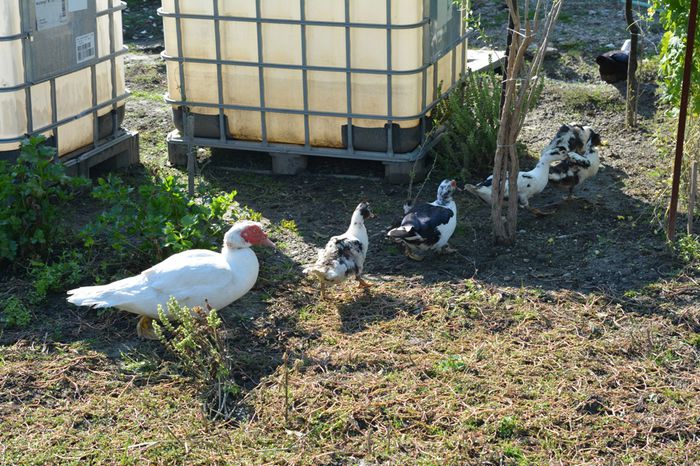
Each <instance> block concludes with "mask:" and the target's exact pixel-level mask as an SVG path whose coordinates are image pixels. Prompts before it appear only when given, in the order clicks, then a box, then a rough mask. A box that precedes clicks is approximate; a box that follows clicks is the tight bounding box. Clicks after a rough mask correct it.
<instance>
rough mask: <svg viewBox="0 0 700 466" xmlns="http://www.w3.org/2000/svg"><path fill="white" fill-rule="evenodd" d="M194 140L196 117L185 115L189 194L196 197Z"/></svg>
mask: <svg viewBox="0 0 700 466" xmlns="http://www.w3.org/2000/svg"><path fill="white" fill-rule="evenodd" d="M193 138H194V116H192V115H190V114H189V113H185V139H187V192H188V194H189V195H190V197H194V176H195V168H196V165H197V156H196V150H195V147H194V144H193V143H192V139H193Z"/></svg>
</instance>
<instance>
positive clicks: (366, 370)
mask: <svg viewBox="0 0 700 466" xmlns="http://www.w3.org/2000/svg"><path fill="white" fill-rule="evenodd" d="M302 286H304V285H302ZM696 289H697V288H696V285H695V283H694V282H692V281H686V282H685V283H683V282H678V281H676V282H673V283H666V284H660V285H657V286H654V287H649V288H648V289H645V290H641V291H640V293H639V294H638V295H635V296H632V293H630V294H628V297H618V298H613V297H609V296H606V295H604V294H589V295H583V294H579V293H575V292H543V291H540V290H532V289H530V290H528V289H522V288H497V287H494V286H489V285H486V284H485V283H481V282H478V281H475V280H458V281H454V282H444V283H439V284H434V285H429V286H426V285H424V284H420V283H418V282H417V281H416V280H413V281H412V280H405V281H402V282H399V283H397V282H394V283H385V284H379V285H378V286H376V287H375V288H374V289H373V290H372V292H371V294H363V293H362V292H361V291H359V290H356V289H354V288H338V289H336V290H335V292H336V293H337V300H332V301H329V302H327V303H316V302H315V300H314V299H313V297H314V295H313V293H314V290H312V289H310V288H304V289H303V290H298V291H299V292H300V293H301V292H307V293H309V295H306V296H307V305H306V306H305V307H303V308H302V309H300V308H299V307H298V304H299V302H298V300H299V299H300V298H302V295H301V294H296V295H294V294H291V295H289V294H286V293H280V295H279V296H278V297H274V298H272V303H271V306H270V309H271V312H272V315H269V316H267V317H264V316H259V317H258V319H257V320H256V321H255V322H254V323H253V324H252V327H251V329H252V333H253V334H254V335H256V336H257V337H259V340H258V341H265V340H270V337H269V332H270V331H271V327H272V326H273V325H279V322H294V324H293V325H294V326H295V329H294V332H291V333H288V334H286V336H284V341H283V342H282V343H281V345H282V346H283V347H284V348H286V349H287V350H288V351H289V353H290V362H289V366H288V367H289V369H285V366H284V365H283V364H281V363H280V362H279V360H277V362H276V363H273V364H270V366H269V367H267V368H265V369H266V370H267V371H268V375H265V376H263V377H262V378H261V380H260V381H259V383H258V384H256V385H255V386H253V387H252V389H250V390H249V391H248V392H247V394H246V396H245V398H244V400H243V402H242V410H243V412H245V413H246V415H244V416H242V418H241V420H240V422H238V423H229V424H225V423H211V422H210V421H208V420H207V419H206V417H205V416H203V415H202V414H201V410H200V406H199V394H198V393H196V392H194V391H193V389H192V388H191V387H192V385H191V384H189V383H188V382H187V381H186V380H183V379H181V378H180V377H178V376H177V375H176V374H172V373H170V370H169V365H168V363H167V362H161V361H159V360H157V359H156V360H155V361H156V362H155V364H152V365H151V366H150V367H149V364H145V366H146V367H147V369H146V370H145V371H143V370H136V371H134V369H133V368H134V367H136V368H138V367H144V365H140V364H131V366H133V367H131V369H129V368H127V367H125V366H124V363H123V362H122V365H121V366H120V365H118V364H117V363H116V362H115V361H113V360H110V359H108V358H107V357H105V356H104V355H103V354H102V353H99V352H96V351H94V350H91V349H89V348H88V347H87V346H85V345H80V344H73V345H69V346H63V345H55V346H51V345H44V346H42V345H41V344H30V343H26V342H18V343H17V344H15V345H14V346H10V347H4V348H3V349H2V353H1V357H2V361H3V363H2V365H0V393H1V395H0V402H1V404H0V411H1V414H2V419H3V421H2V432H3V435H2V438H3V439H2V450H1V451H2V452H3V455H4V456H3V459H2V462H3V463H15V464H16V463H21V464H24V463H37V464H38V463H44V462H76V463H77V462H81V463H82V462H87V461H90V462H123V463H127V464H130V463H134V464H136V463H143V462H155V463H171V462H188V463H189V462H194V463H207V462H223V463H229V464H264V463H275V464H282V463H287V464H352V463H356V462H358V461H359V460H360V459H362V460H364V461H365V462H368V463H393V464H416V463H417V464H463V463H464V462H491V463H499V462H502V463H513V464H516V463H517V464H525V463H528V462H529V463H547V462H562V463H582V462H586V463H600V464H603V463H606V464H607V463H686V464H690V463H694V462H697V461H700V438H699V436H700V427H698V420H699V419H700V406H699V405H698V400H699V396H698V395H699V394H700V369H699V367H700V366H699V363H700V353H699V352H698V350H699V348H698V333H696V332H698V331H699V330H700V327H699V326H698V319H699V318H700V310H699V309H698V308H697V306H696V305H695V304H693V303H694V298H695V297H696V296H695V294H696V291H695V290H696ZM689 293H690V294H691V295H690V297H689ZM285 296H291V298H286V297H285ZM284 314H287V315H284ZM282 330H283V332H284V330H285V328H284V326H283V329H282ZM287 330H289V329H287ZM239 343H240V342H232V344H233V345H234V346H235V345H237V344H239ZM241 344H242V343H241ZM269 350H270V351H278V350H281V347H279V346H276V345H274V344H272V345H271V346H270V348H269ZM256 351H257V350H256ZM253 353H255V351H253ZM274 359H275V358H268V360H270V361H272V360H274ZM143 360H144V361H146V362H148V357H143ZM258 360H262V359H258ZM287 371H288V379H289V382H288V386H287V390H288V393H289V400H288V402H287V401H286V400H285V386H284V380H285V372H287Z"/></svg>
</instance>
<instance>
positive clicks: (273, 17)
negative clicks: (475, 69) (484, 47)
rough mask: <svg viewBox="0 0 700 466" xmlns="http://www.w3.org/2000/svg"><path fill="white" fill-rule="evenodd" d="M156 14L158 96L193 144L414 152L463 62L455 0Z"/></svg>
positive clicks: (319, 2)
mask: <svg viewBox="0 0 700 466" xmlns="http://www.w3.org/2000/svg"><path fill="white" fill-rule="evenodd" d="M159 14H160V15H161V16H162V17H163V24H164V33H165V51H164V52H163V57H164V59H165V60H166V65H167V74H168V96H166V100H167V101H168V102H169V103H170V104H171V105H172V107H173V117H174V122H175V125H176V127H177V128H178V129H179V130H180V132H181V133H182V132H183V113H187V114H191V115H193V116H194V117H195V118H194V139H193V140H194V142H195V143H196V144H199V145H205V146H212V147H230V148H245V149H253V150H267V151H273V152H274V151H275V150H281V151H283V152H292V153H299V154H313V153H315V154H319V155H331V156H340V157H351V158H367V159H374V160H381V161H389V160H396V159H406V160H408V159H413V158H415V157H418V156H419V155H420V154H419V152H420V151H419V150H418V148H419V146H420V145H421V142H423V140H424V138H425V135H426V132H427V130H428V126H429V119H427V118H426V115H427V114H429V112H430V111H431V109H432V108H433V107H434V105H435V103H436V101H437V100H438V99H439V97H440V90H441V91H442V92H445V91H447V90H448V89H449V88H450V87H451V86H452V85H453V84H454V83H455V82H456V81H457V80H458V79H459V76H460V75H461V74H462V72H464V71H465V70H466V63H467V60H466V53H467V46H466V45H467V44H466V29H465V21H464V14H465V13H464V12H463V11H461V10H460V9H458V8H457V7H456V6H455V5H454V3H453V1H452V0H236V1H226V0H205V1H202V0H163V1H162V8H161V9H160V10H159ZM400 154H403V155H400Z"/></svg>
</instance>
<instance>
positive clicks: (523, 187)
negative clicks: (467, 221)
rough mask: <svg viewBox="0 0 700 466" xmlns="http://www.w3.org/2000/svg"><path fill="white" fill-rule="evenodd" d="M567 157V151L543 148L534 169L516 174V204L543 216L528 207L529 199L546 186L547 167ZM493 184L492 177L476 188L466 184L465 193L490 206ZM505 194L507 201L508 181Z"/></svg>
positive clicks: (506, 181) (559, 148) (556, 148)
mask: <svg viewBox="0 0 700 466" xmlns="http://www.w3.org/2000/svg"><path fill="white" fill-rule="evenodd" d="M566 156H567V151H566V150H565V149H563V148H561V147H554V148H545V150H544V151H542V154H541V155H540V160H539V162H537V165H536V166H535V168H533V169H532V170H530V171H527V172H519V173H518V203H519V204H520V205H521V206H522V207H525V208H526V209H528V210H530V211H531V212H533V213H535V214H538V215H544V214H546V212H542V211H540V210H539V209H535V208H532V207H530V199H531V198H532V197H533V196H536V195H537V194H539V193H541V192H542V191H543V190H544V188H545V187H546V186H547V182H548V181H549V165H550V164H551V163H552V162H555V161H557V160H564V159H565V158H566ZM492 183H493V175H491V176H489V177H488V178H486V180H484V181H482V182H481V183H479V184H477V185H476V186H474V185H471V184H467V185H466V186H464V189H465V190H466V191H469V192H470V193H472V194H474V195H475V196H477V197H478V198H479V199H481V200H483V201H484V202H486V203H487V204H488V205H491V188H492ZM505 183H506V184H505V186H506V192H505V197H506V199H508V191H509V188H508V180H507V179H506V180H505Z"/></svg>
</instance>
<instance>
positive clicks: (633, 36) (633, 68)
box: [625, 0, 641, 128]
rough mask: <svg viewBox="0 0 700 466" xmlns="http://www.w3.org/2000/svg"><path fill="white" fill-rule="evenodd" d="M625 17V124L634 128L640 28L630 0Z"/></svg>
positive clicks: (627, 1) (635, 124)
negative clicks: (627, 50) (627, 45)
mask: <svg viewBox="0 0 700 466" xmlns="http://www.w3.org/2000/svg"><path fill="white" fill-rule="evenodd" d="M625 18H626V20H627V28H628V29H629V31H630V42H631V45H630V53H629V61H628V65H627V114H626V117H627V118H626V121H627V126H628V127H630V128H634V127H635V126H637V96H638V94H639V93H638V88H639V83H638V82H637V57H638V55H639V51H638V48H639V47H638V44H639V34H640V32H641V31H640V29H639V25H638V24H637V21H635V20H634V15H633V13H632V0H626V2H625Z"/></svg>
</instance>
